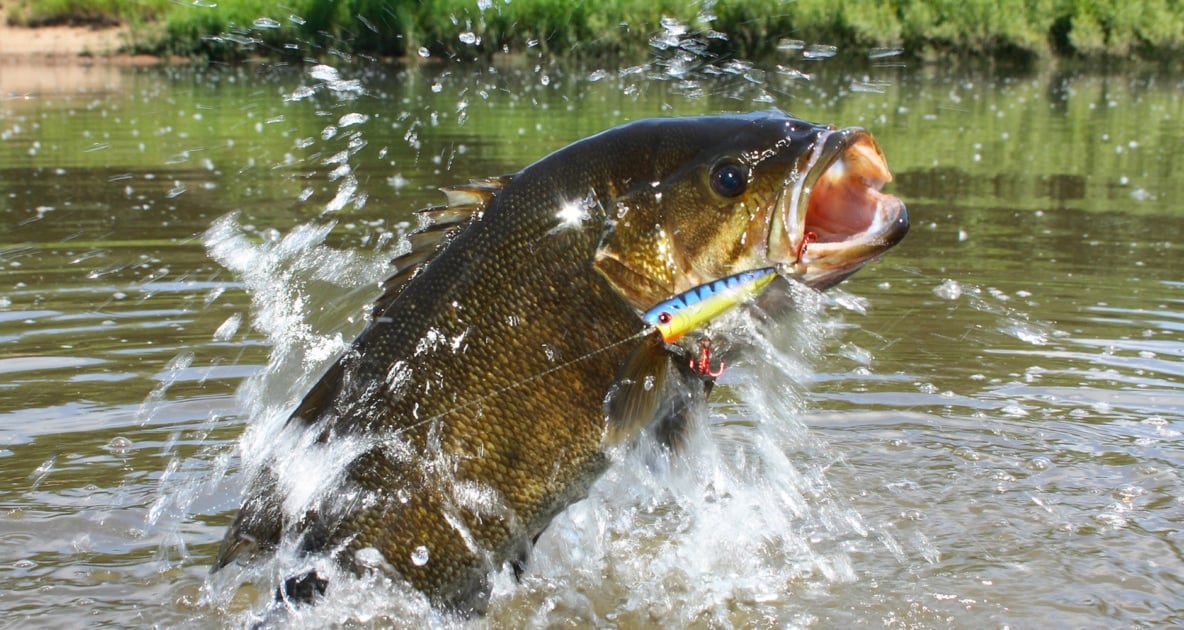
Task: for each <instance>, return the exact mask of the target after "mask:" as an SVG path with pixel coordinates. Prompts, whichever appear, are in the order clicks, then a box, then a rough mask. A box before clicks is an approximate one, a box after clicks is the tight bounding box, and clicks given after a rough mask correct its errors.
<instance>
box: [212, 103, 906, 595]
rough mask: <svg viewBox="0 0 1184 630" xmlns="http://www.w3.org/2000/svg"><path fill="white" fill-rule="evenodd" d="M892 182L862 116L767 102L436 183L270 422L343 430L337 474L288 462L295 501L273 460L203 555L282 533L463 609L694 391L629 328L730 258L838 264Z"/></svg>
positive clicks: (868, 232) (325, 432)
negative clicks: (321, 481)
mask: <svg viewBox="0 0 1184 630" xmlns="http://www.w3.org/2000/svg"><path fill="white" fill-rule="evenodd" d="M889 179H890V175H888V172H887V168H886V166H885V165H884V161H883V157H882V155H881V154H880V152H879V148H878V146H876V145H875V142H874V141H873V140H871V136H870V135H868V134H867V133H866V132H864V131H862V130H851V129H844V130H835V129H834V128H832V127H829V126H825V125H814V124H811V123H806V122H803V121H801V120H797V119H794V118H792V117H790V116H788V115H786V114H784V113H782V112H780V111H777V110H770V111H766V112H758V113H752V114H742V115H724V116H704V117H695V118H666V119H648V120H642V121H637V122H634V123H629V124H626V125H623V126H620V127H617V128H614V129H610V130H608V131H605V132H602V133H600V134H597V135H595V136H592V137H589V138H587V139H584V140H581V141H579V142H576V143H574V144H572V145H569V146H567V147H565V148H563V149H560V150H558V151H556V152H555V153H553V154H551V155H549V156H547V157H545V158H543V159H541V160H539V161H538V162H536V163H534V164H532V165H530V166H528V167H526V168H525V169H523V170H522V171H520V172H518V173H516V174H514V175H512V176H508V177H503V178H498V179H491V180H478V181H474V182H471V183H470V184H467V185H462V186H456V187H452V188H447V189H445V193H446V195H447V196H448V199H449V203H448V204H447V205H445V206H441V207H438V208H432V209H429V210H426V211H424V215H425V217H427V219H428V226H427V227H425V228H424V229H422V230H421V231H420V232H418V233H416V234H413V235H412V236H411V237H410V238H409V240H410V243H411V247H410V251H409V252H407V253H405V254H404V255H402V256H401V257H399V258H397V259H396V260H395V261H394V263H395V273H394V275H393V276H392V277H391V278H390V279H389V280H388V281H387V283H386V284H385V285H384V291H383V294H382V295H381V297H379V298H378V300H377V301H376V302H375V304H374V307H373V312H372V317H371V321H370V323H369V325H368V326H367V327H366V328H365V329H364V330H363V332H362V333H361V334H360V335H359V336H358V338H357V339H356V340H355V341H354V342H353V344H352V346H351V347H350V349H349V350H347V351H346V352H345V353H344V354H343V355H342V356H341V357H340V359H338V360H337V362H336V363H334V364H333V365H332V366H331V367H330V368H329V369H328V370H327V371H326V373H325V374H324V375H323V376H322V377H321V379H320V380H319V382H318V383H317V384H316V385H315V386H314V387H313V388H312V390H311V391H310V392H309V393H308V394H307V395H306V397H305V398H304V399H303V401H302V402H301V403H300V404H299V405H298V406H297V407H296V409H295V410H294V411H293V412H292V414H291V416H290V418H289V420H288V421H287V425H286V426H285V428H284V431H285V432H292V433H293V434H294V435H297V436H299V438H300V439H302V440H303V441H302V442H301V444H306V445H307V448H309V449H326V450H329V449H332V448H334V447H340V445H342V444H345V445H349V449H352V450H349V449H346V450H348V451H349V456H348V457H347V458H346V459H347V460H348V461H347V463H345V464H344V465H343V466H342V467H340V469H334V470H307V471H302V472H301V473H299V474H301V475H308V476H310V477H326V476H329V477H331V478H332V479H333V483H332V484H331V485H332V490H331V491H329V492H322V493H319V494H318V495H317V496H312V497H301V496H297V495H298V494H299V493H295V492H293V491H292V490H291V487H292V486H293V484H292V483H289V482H290V481H291V480H288V479H285V478H284V477H282V476H281V473H280V472H279V470H280V469H281V466H280V465H279V463H280V462H281V461H282V460H283V458H284V457H285V453H282V452H281V453H275V454H274V455H273V456H272V461H271V463H270V464H268V465H266V466H264V467H263V469H262V471H261V472H259V474H258V475H257V476H256V477H255V478H254V479H253V480H252V481H251V482H250V486H249V487H248V489H247V492H246V495H245V498H244V502H243V506H242V508H241V509H240V511H239V513H238V515H237V516H236V518H235V521H234V523H233V524H232V525H231V526H230V528H229V529H228V531H227V534H226V537H225V539H224V541H223V544H222V547H221V549H220V550H219V553H218V557H217V559H216V561H215V565H214V570H217V569H218V568H220V567H223V566H225V565H226V564H228V563H230V562H232V561H235V560H236V559H242V558H249V557H252V556H254V555H256V554H258V553H261V552H266V551H268V550H269V549H274V548H275V547H276V546H278V545H279V544H280V542H281V541H283V540H289V541H295V542H296V543H297V544H298V546H299V548H300V549H302V550H303V551H305V552H307V553H318V554H325V555H328V556H331V557H332V558H334V559H335V560H336V561H337V562H339V563H341V564H342V565H344V566H346V567H349V568H352V569H354V570H356V571H358V572H363V571H370V570H376V571H382V572H385V573H387V574H390V575H391V576H393V577H395V578H398V579H402V580H405V581H406V582H407V583H409V584H410V585H411V586H413V587H414V588H416V589H418V590H420V591H422V592H423V593H425V594H426V595H427V596H428V598H429V599H430V600H431V602H432V603H433V604H434V605H437V606H441V607H445V608H451V609H455V610H460V611H465V612H473V611H480V610H481V609H482V607H483V605H484V601H485V600H486V598H487V596H488V581H487V576H488V575H489V573H490V572H491V571H493V570H496V569H498V568H499V567H501V566H502V565H503V564H504V563H506V562H514V561H517V560H518V559H520V558H522V557H524V556H525V553H526V551H527V550H528V548H529V545H530V544H531V542H532V541H533V540H534V538H536V537H537V536H538V535H539V534H540V533H541V532H542V531H543V529H544V528H545V527H546V526H547V524H548V523H549V522H550V521H551V519H552V518H553V517H554V516H555V515H556V514H558V513H559V512H560V511H562V510H563V509H564V508H565V507H567V506H568V505H570V504H571V503H573V502H575V501H577V500H579V499H581V498H582V497H584V496H585V495H586V493H587V490H588V488H589V486H590V485H591V484H592V482H593V481H594V480H595V479H596V478H597V477H598V476H599V475H600V474H601V473H602V472H603V471H604V470H605V468H606V467H607V465H608V458H607V455H606V452H607V449H608V448H610V447H611V446H612V445H614V444H617V443H622V442H626V441H628V440H630V439H632V438H633V437H634V436H635V435H636V434H637V433H638V432H639V431H641V430H643V429H644V428H645V427H646V426H647V425H649V424H651V423H652V422H653V421H654V420H655V416H657V415H659V414H660V413H662V410H663V409H664V408H667V407H668V406H665V407H664V404H663V400H666V399H668V397H669V391H670V389H671V388H678V387H686V386H688V385H687V384H688V383H694V384H698V386H699V387H702V381H701V380H700V377H699V375H692V376H693V378H692V376H688V375H687V374H686V370H687V368H686V366H685V362H684V361H682V360H681V359H680V360H679V361H673V360H672V358H673V357H674V355H675V354H677V352H678V348H677V347H676V346H672V345H671V344H668V343H666V340H665V339H663V338H662V336H661V335H660V334H656V333H655V334H650V335H638V334H637V331H638V330H639V329H642V328H643V327H644V326H646V322H645V319H644V316H645V314H646V313H647V311H650V310H651V309H652V308H653V307H655V306H656V305H659V304H661V303H663V302H665V301H666V300H668V299H669V298H670V297H671V296H678V295H680V294H684V293H685V292H687V291H689V290H691V289H693V288H695V287H700V286H703V285H711V283H713V282H715V281H718V280H720V279H723V278H727V277H729V276H732V275H734V274H737V273H739V272H743V271H747V270H754V269H764V268H768V267H772V268H775V269H776V270H777V272H778V273H779V274H780V275H782V276H785V277H788V278H791V279H795V280H798V281H801V282H805V283H806V284H810V285H812V286H815V287H818V288H824V287H825V286H829V285H830V284H833V283H834V282H837V281H839V280H841V279H842V278H843V277H845V276H846V275H849V274H850V273H852V272H854V270H855V269H857V268H858V267H859V266H861V265H862V264H864V263H866V262H867V261H868V260H871V259H873V258H875V257H876V256H878V255H880V254H881V253H883V252H884V251H885V250H887V249H888V248H889V247H891V246H892V245H894V244H895V243H896V242H897V241H899V240H900V238H901V237H903V236H904V232H905V231H906V230H907V226H908V220H907V215H906V214H905V210H904V206H903V204H901V203H900V202H899V200H896V199H895V198H894V197H891V196H890V195H886V194H884V193H882V192H880V187H881V186H882V185H883V184H884V183H885V182H887V181H888V180H889ZM819 191H821V192H819ZM807 232H810V233H813V234H814V235H815V238H814V239H812V242H809V243H807V240H808V239H807V238H806V236H805V235H806V233H807ZM760 278H761V279H760V280H759V281H760V282H764V281H765V280H764V279H765V278H768V279H769V280H771V279H772V276H771V275H769V274H765V275H762V276H761V277H760ZM753 282H755V281H754V280H752V279H749V280H745V283H749V284H748V285H749V286H750V285H751V283H753ZM696 296H698V294H696ZM707 297H708V300H707V301H708V302H710V296H707ZM684 299H685V296H684ZM696 321H702V318H700V319H699V320H696ZM672 341H673V340H672ZM643 383H644V384H645V386H643V385H642V384H643ZM664 397H665V398H664ZM288 474H291V473H288ZM290 582H291V581H290ZM297 582H300V583H307V581H303V580H297ZM323 587H324V586H323V584H322V585H319V586H318V588H317V590H321V589H323Z"/></svg>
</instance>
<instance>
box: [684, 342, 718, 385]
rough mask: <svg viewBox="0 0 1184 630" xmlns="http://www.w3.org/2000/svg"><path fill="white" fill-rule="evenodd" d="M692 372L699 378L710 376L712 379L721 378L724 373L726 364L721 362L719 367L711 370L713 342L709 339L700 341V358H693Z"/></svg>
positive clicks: (691, 362)
mask: <svg viewBox="0 0 1184 630" xmlns="http://www.w3.org/2000/svg"><path fill="white" fill-rule="evenodd" d="M690 364H691V371H692V372H694V373H695V374H698V375H699V376H710V377H711V378H719V377H720V376H722V375H723V373H724V367H725V365H724V362H723V361H722V360H721V361H720V362H719V367H718V368H716V369H714V370H713V369H711V342H710V341H709V340H707V339H700V340H699V358H698V359H696V358H695V357H691V361H690Z"/></svg>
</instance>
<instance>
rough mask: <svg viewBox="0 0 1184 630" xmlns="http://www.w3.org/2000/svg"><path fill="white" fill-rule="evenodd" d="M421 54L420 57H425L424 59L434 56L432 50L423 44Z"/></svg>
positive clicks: (420, 49)
mask: <svg viewBox="0 0 1184 630" xmlns="http://www.w3.org/2000/svg"><path fill="white" fill-rule="evenodd" d="M419 56H420V57H423V58H424V59H427V58H428V57H431V56H432V53H431V51H429V50H428V49H427V48H424V47H423V46H420V47H419Z"/></svg>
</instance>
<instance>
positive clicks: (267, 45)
mask: <svg viewBox="0 0 1184 630" xmlns="http://www.w3.org/2000/svg"><path fill="white" fill-rule="evenodd" d="M9 19H10V21H13V20H15V21H18V22H25V23H30V24H45V23H63V22H87V23H106V22H111V21H118V22H122V23H127V24H130V25H131V33H132V46H133V47H134V48H135V50H134V51H133V52H148V53H155V54H179V55H200V56H207V57H210V58H235V57H241V56H244V55H257V54H264V55H285V54H287V55H296V54H300V55H308V54H313V55H317V54H323V53H324V52H327V51H329V50H338V51H341V52H346V53H362V54H372V55H383V56H406V55H416V54H420V53H421V49H422V50H424V51H427V52H428V53H429V54H432V55H436V56H449V57H457V58H463V59H472V58H475V57H483V56H488V55H491V54H494V53H496V52H501V51H512V52H522V51H529V50H533V49H537V50H541V51H544V52H548V53H556V54H561V55H572V56H584V57H599V56H608V55H613V56H620V57H622V58H624V59H626V60H628V59H631V58H641V57H642V56H644V55H645V54H647V51H648V50H649V49H650V47H651V45H652V43H653V42H652V41H651V38H653V37H654V36H655V34H659V35H664V39H661V40H659V41H658V44H659V45H662V44H663V42H665V43H667V44H669V43H673V42H675V41H676V40H678V39H680V38H681V39H686V38H692V39H697V40H698V41H699V43H701V44H704V45H706V46H708V47H710V48H711V49H713V51H716V52H719V53H723V54H729V55H734V56H737V57H742V58H755V57H760V56H762V55H766V54H770V53H774V52H776V51H777V50H778V48H779V47H780V48H781V49H782V50H786V49H794V48H796V47H797V46H798V44H797V42H799V41H800V42H805V43H806V44H826V45H831V46H836V47H838V48H839V49H840V50H843V51H845V52H868V51H873V50H876V49H881V48H892V49H902V50H903V51H904V52H905V53H906V54H911V55H914V56H921V57H927V56H943V55H950V54H954V55H971V56H975V55H978V56H989V57H993V58H998V59H1017V58H1018V59H1032V58H1039V57H1047V56H1062V57H1076V58H1088V59H1095V58H1105V57H1110V58H1127V57H1141V58H1145V59H1171V58H1174V57H1176V56H1178V55H1179V54H1180V53H1181V52H1184V2H1177V1H1175V0H1143V1H1142V2H1139V1H1129V0H888V1H883V0H843V1H842V2H837V1H835V0H715V1H712V0H704V1H699V0H604V1H600V2H592V1H591V0H583V1H581V0H512V1H511V0H433V1H430V2H428V1H417V0H286V1H285V2H279V1H278V0H218V1H217V2H214V1H209V2H206V1H203V0H196V1H195V2H192V3H189V2H186V3H173V2H169V0H18V1H17V2H16V3H15V5H11V6H10V9H9ZM664 19H665V20H666V21H665V27H664V26H663V20H664ZM680 29H685V31H686V32H685V33H683V32H682V31H681V30H680Z"/></svg>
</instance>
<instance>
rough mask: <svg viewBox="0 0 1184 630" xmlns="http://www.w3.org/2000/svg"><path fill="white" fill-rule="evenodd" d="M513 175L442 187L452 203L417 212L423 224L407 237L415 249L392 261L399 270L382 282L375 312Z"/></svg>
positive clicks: (379, 312) (478, 213)
mask: <svg viewBox="0 0 1184 630" xmlns="http://www.w3.org/2000/svg"><path fill="white" fill-rule="evenodd" d="M512 178H513V175H503V176H502V177H490V178H486V179H474V180H472V181H470V182H469V183H467V184H459V185H456V186H448V187H445V188H441V189H440V190H442V191H444V194H445V195H447V196H448V203H447V204H445V205H442V206H432V207H430V208H424V209H423V210H420V211H418V212H417V214H418V215H419V216H420V218H421V219H420V220H421V226H420V227H419V229H417V230H416V231H414V232H412V233H411V234H410V235H409V236H408V237H407V241H408V242H409V243H410V244H411V248H410V249H409V250H408V251H406V252H404V253H402V254H400V255H399V256H397V257H395V259H394V260H392V261H391V265H392V266H394V268H395V272H394V273H393V274H391V276H390V277H389V278H387V279H386V281H385V282H383V283H382V295H380V296H379V297H378V299H377V300H375V301H374V307H373V309H372V310H371V315H372V316H373V317H378V316H380V315H382V313H384V312H385V311H386V309H387V308H388V307H389V306H390V305H391V303H392V302H394V300H395V298H396V297H398V295H399V293H401V292H402V291H403V287H404V286H405V285H406V284H407V281H408V280H410V279H411V278H412V277H414V276H415V275H416V274H417V273H419V270H420V269H422V268H423V267H424V265H426V264H428V263H429V262H431V260H432V259H433V258H435V257H436V255H437V254H439V253H440V251H442V250H443V249H444V247H445V246H446V245H447V244H448V242H449V241H451V240H452V238H453V237H454V236H456V235H457V234H459V233H460V232H461V231H463V230H464V229H465V228H466V227H468V226H469V225H470V224H472V223H473V222H474V221H476V220H478V219H480V218H481V214H482V213H483V212H484V211H485V209H486V208H488V207H489V203H490V202H491V201H492V200H493V198H494V197H495V196H496V195H497V193H498V192H499V191H501V189H502V188H504V187H505V185H506V184H508V183H509V182H510V179H512Z"/></svg>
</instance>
